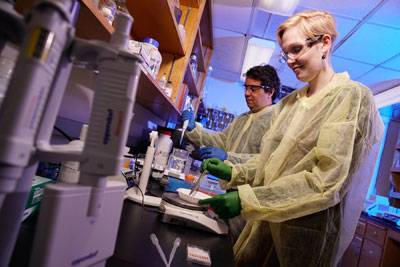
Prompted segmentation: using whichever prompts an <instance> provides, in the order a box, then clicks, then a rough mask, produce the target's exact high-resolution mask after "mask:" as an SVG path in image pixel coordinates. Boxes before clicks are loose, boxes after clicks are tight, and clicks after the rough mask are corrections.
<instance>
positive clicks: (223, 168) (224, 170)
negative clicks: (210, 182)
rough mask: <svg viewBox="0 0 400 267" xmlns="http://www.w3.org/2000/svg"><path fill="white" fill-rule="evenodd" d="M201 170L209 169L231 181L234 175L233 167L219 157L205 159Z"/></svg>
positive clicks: (219, 176)
mask: <svg viewBox="0 0 400 267" xmlns="http://www.w3.org/2000/svg"><path fill="white" fill-rule="evenodd" d="M201 170H202V171H204V170H207V171H208V172H209V173H211V174H212V175H214V176H217V177H218V178H221V179H223V180H226V181H230V180H231V177H232V167H231V166H229V165H226V164H225V163H223V162H222V161H221V160H219V159H217V158H211V159H206V160H205V161H203V163H202V164H201Z"/></svg>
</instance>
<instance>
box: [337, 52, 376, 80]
mask: <svg viewBox="0 0 400 267" xmlns="http://www.w3.org/2000/svg"><path fill="white" fill-rule="evenodd" d="M332 66H333V68H334V70H335V71H336V72H344V71H347V72H348V73H349V75H350V77H351V78H352V79H357V78H358V77H360V76H361V75H363V74H365V73H367V72H368V71H370V70H372V69H373V68H374V65H369V64H364V63H360V62H356V61H352V60H348V59H344V58H340V57H335V56H333V57H332Z"/></svg>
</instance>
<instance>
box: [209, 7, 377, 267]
mask: <svg viewBox="0 0 400 267" xmlns="http://www.w3.org/2000/svg"><path fill="white" fill-rule="evenodd" d="M336 36H337V32H336V26H335V21H334V19H333V17H332V16H331V15H330V14H329V13H327V12H322V11H305V12H301V13H298V14H296V15H294V16H293V17H290V18H289V19H287V20H286V21H285V22H283V23H282V24H281V25H280V26H279V28H278V30H277V39H278V42H279V44H280V46H281V48H282V58H283V59H284V60H285V61H286V62H287V64H288V66H289V67H290V68H291V69H292V70H293V72H294V73H295V74H296V77H297V78H298V79H299V80H301V81H303V82H306V83H307V86H305V87H304V88H302V89H299V90H297V91H295V92H293V93H292V94H290V95H289V96H287V97H285V98H284V99H282V101H281V102H280V103H278V104H277V105H276V108H275V110H274V112H275V113H274V115H273V118H272V124H271V127H270V129H269V131H268V132H267V133H266V134H265V136H264V138H263V142H262V148H261V149H262V150H261V151H262V152H261V154H260V155H259V156H258V157H257V158H253V159H251V160H250V161H249V162H248V163H246V164H241V165H233V166H232V167H231V166H228V165H226V164H224V163H222V162H221V161H218V160H216V159H209V160H207V161H206V162H204V163H203V168H204V169H207V170H209V171H210V172H211V173H212V174H215V175H219V176H220V178H222V179H225V180H228V183H227V185H228V186H237V185H239V186H238V193H236V192H233V193H228V194H224V195H220V196H217V197H214V198H211V199H208V200H205V201H203V204H204V203H205V204H210V206H211V207H213V208H214V210H215V211H216V212H217V213H218V214H219V215H220V217H222V218H229V217H232V216H235V215H237V214H239V213H241V215H242V216H243V217H244V218H246V219H247V224H246V227H245V228H244V230H243V231H242V233H241V235H240V237H239V239H238V241H237V242H236V244H235V246H234V252H235V261H236V264H237V265H238V266H273V265H280V266H336V265H337V263H338V262H339V260H340V258H341V256H342V255H343V252H344V251H345V249H346V248H347V246H348V245H349V243H350V242H351V240H352V236H353V234H354V231H355V226H356V224H357V221H358V218H359V215H360V213H361V209H362V206H363V200H364V197H365V194H366V192H367V189H368V185H369V181H370V177H371V176H372V172H373V168H374V165H375V160H376V155H377V151H378V143H379V140H380V138H381V135H382V130H383V124H382V121H381V119H380V117H379V114H378V112H377V110H376V107H375V105H374V100H373V96H372V94H371V93H370V91H369V89H368V88H367V87H365V86H363V85H362V84H360V83H357V82H355V81H352V80H350V79H349V76H348V74H347V73H339V74H337V73H335V72H334V70H333V68H332V65H331V60H330V58H331V50H332V43H333V42H334V40H335V38H336Z"/></svg>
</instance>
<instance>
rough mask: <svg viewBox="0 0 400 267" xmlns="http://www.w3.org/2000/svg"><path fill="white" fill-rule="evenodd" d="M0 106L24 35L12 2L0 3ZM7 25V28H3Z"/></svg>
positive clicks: (22, 24) (20, 20)
mask: <svg viewBox="0 0 400 267" xmlns="http://www.w3.org/2000/svg"><path fill="white" fill-rule="evenodd" d="M0 25H2V26H3V27H1V29H0V105H1V102H2V101H3V98H4V96H5V94H6V90H7V87H8V84H9V81H10V78H11V74H12V71H13V69H14V65H15V62H16V60H17V56H18V52H17V49H18V47H19V46H20V45H21V43H22V40H23V38H24V35H25V24H24V22H23V18H22V16H21V15H20V14H18V13H17V12H16V11H15V10H14V1H5V0H1V1H0ZM5 25H7V27H5Z"/></svg>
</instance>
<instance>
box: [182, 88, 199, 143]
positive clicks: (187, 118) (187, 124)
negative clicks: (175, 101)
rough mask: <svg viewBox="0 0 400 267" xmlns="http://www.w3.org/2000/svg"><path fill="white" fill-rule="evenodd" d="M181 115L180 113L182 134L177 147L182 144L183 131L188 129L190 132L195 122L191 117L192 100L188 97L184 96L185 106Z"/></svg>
mask: <svg viewBox="0 0 400 267" xmlns="http://www.w3.org/2000/svg"><path fill="white" fill-rule="evenodd" d="M183 110H184V111H183V113H185V114H183V113H182V118H183V120H184V121H183V125H182V134H181V139H180V141H179V145H181V144H182V140H183V137H184V136H185V131H186V129H189V131H191V130H192V129H193V128H195V122H194V117H193V106H192V99H191V98H190V96H186V99H185V106H184V108H183Z"/></svg>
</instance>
